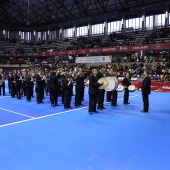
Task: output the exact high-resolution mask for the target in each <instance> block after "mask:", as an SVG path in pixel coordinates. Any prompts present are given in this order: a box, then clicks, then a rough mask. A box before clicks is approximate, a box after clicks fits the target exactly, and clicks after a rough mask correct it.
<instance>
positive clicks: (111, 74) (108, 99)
mask: <svg viewBox="0 0 170 170" xmlns="http://www.w3.org/2000/svg"><path fill="white" fill-rule="evenodd" d="M106 76H107V77H113V68H110V70H109V72H108V73H107V74H106ZM106 99H107V100H106V101H107V102H111V101H112V91H107V92H106Z"/></svg>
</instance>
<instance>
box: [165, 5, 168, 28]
mask: <svg viewBox="0 0 170 170" xmlns="http://www.w3.org/2000/svg"><path fill="white" fill-rule="evenodd" d="M165 25H166V26H167V25H169V5H167V6H166V11H165Z"/></svg>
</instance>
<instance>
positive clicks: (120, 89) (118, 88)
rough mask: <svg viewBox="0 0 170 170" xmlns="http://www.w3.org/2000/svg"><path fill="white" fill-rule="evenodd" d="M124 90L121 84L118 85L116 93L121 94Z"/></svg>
mask: <svg viewBox="0 0 170 170" xmlns="http://www.w3.org/2000/svg"><path fill="white" fill-rule="evenodd" d="M123 90H124V86H123V85H122V84H119V85H118V87H117V89H116V91H118V92H122V91H123Z"/></svg>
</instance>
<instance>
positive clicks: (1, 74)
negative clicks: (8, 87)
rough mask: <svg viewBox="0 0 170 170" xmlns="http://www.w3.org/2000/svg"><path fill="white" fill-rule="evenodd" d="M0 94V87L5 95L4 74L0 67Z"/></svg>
mask: <svg viewBox="0 0 170 170" xmlns="http://www.w3.org/2000/svg"><path fill="white" fill-rule="evenodd" d="M0 82H1V84H0V96H1V89H2V91H3V96H5V75H4V73H3V69H0Z"/></svg>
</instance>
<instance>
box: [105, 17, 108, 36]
mask: <svg viewBox="0 0 170 170" xmlns="http://www.w3.org/2000/svg"><path fill="white" fill-rule="evenodd" d="M106 34H108V22H107V19H105V21H104V35H106Z"/></svg>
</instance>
